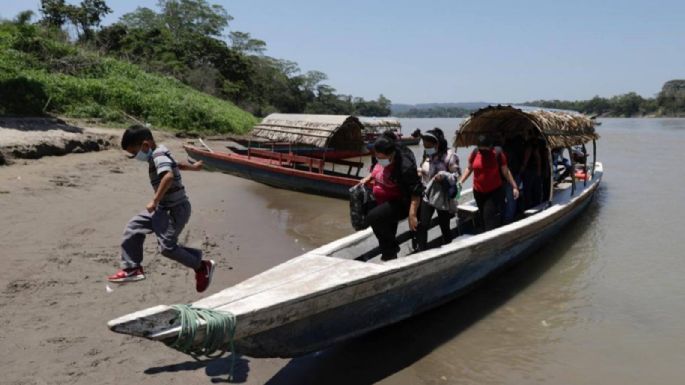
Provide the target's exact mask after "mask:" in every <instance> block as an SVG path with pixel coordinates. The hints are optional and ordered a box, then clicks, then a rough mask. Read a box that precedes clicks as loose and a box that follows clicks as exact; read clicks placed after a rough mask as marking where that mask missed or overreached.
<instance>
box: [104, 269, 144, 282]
mask: <svg viewBox="0 0 685 385" xmlns="http://www.w3.org/2000/svg"><path fill="white" fill-rule="evenodd" d="M144 279H145V273H144V272H143V268H142V266H138V267H134V268H132V269H120V270H119V271H117V272H116V273H115V274H113V275H110V276H109V277H107V280H108V281H110V282H114V283H124V282H135V281H142V280H144Z"/></svg>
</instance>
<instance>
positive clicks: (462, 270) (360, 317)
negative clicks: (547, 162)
mask: <svg viewBox="0 0 685 385" xmlns="http://www.w3.org/2000/svg"><path fill="white" fill-rule="evenodd" d="M594 187H595V188H596V186H594ZM593 193H594V188H593V191H592V192H591V193H590V194H587V196H586V197H585V198H584V199H582V200H578V201H576V202H574V204H573V205H572V206H569V207H567V208H565V209H564V210H562V211H561V212H559V213H558V214H557V215H555V216H554V217H553V218H548V219H547V220H545V221H542V222H537V223H532V224H531V225H530V226H528V228H527V229H525V230H523V231H517V232H516V233H513V234H508V235H507V236H500V237H497V238H494V239H492V240H491V241H490V242H489V243H488V244H487V245H478V246H476V247H473V248H466V249H460V250H456V251H455V252H454V253H452V254H447V255H444V256H441V257H440V258H435V259H431V260H429V261H426V262H425V263H422V264H420V265H418V266H413V267H412V268H411V269H412V270H414V271H408V270H398V271H396V272H394V273H393V274H390V275H382V276H379V277H378V278H377V279H378V280H379V281H384V282H387V281H393V280H396V281H401V282H403V283H402V284H401V285H398V286H396V287H395V288H393V289H391V290H388V291H385V292H382V293H379V294H376V295H373V296H370V297H366V298H362V299H360V300H357V301H353V302H349V303H346V304H344V305H342V306H338V307H335V308H332V309H329V310H326V311H324V312H320V313H317V314H314V315H312V316H310V317H307V318H303V319H299V320H297V321H294V322H290V323H286V324H283V325H281V326H279V327H276V328H272V329H269V330H266V331H264V332H261V333H258V334H254V335H251V336H248V337H245V338H242V339H240V340H238V341H236V347H237V349H238V351H239V352H241V353H242V354H246V355H249V356H252V357H274V356H278V357H295V356H300V355H303V354H306V353H310V352H313V351H318V350H321V349H324V348H326V347H328V346H331V345H332V344H335V343H336V342H339V341H342V340H346V339H349V338H352V337H355V336H359V335H362V334H364V333H367V332H369V331H371V330H373V329H378V328H381V327H383V326H386V325H389V324H392V323H395V322H398V321H401V320H404V319H406V318H409V317H412V316H414V315H417V314H419V313H421V312H424V311H426V310H428V309H431V308H433V307H436V306H439V305H441V304H444V303H445V302H447V301H450V300H452V299H454V298H456V297H458V296H459V295H461V294H463V293H464V292H465V291H467V290H468V289H470V288H471V287H472V286H473V285H474V284H476V283H478V282H479V281H481V280H482V279H483V278H485V277H487V276H488V275H490V274H492V273H494V272H496V271H498V270H501V269H504V268H506V267H508V266H509V265H511V264H513V263H516V262H517V261H519V260H521V259H522V258H524V257H526V256H527V255H530V254H531V253H532V252H534V251H535V250H537V249H539V248H540V247H541V246H542V245H544V244H545V243H547V242H548V241H549V240H550V239H551V238H552V237H554V236H555V235H556V234H558V233H559V232H560V231H561V230H562V229H563V228H564V227H565V226H566V225H567V224H568V223H569V222H570V221H572V220H573V219H574V218H576V217H577V216H578V215H580V214H581V212H582V211H583V210H584V209H585V208H586V207H587V206H588V204H589V203H590V201H591V199H592V194H593ZM373 284H374V283H369V282H364V283H360V285H364V287H361V286H360V287H356V288H355V287H347V288H344V289H343V291H341V292H337V293H335V292H334V293H330V294H329V295H331V296H337V297H345V296H347V294H346V293H348V292H355V291H360V290H366V289H365V287H368V286H369V285H373Z"/></svg>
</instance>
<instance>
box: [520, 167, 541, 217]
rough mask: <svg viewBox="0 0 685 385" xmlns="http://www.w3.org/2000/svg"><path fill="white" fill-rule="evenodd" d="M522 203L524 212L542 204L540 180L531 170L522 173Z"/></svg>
mask: <svg viewBox="0 0 685 385" xmlns="http://www.w3.org/2000/svg"><path fill="white" fill-rule="evenodd" d="M523 201H524V208H525V209H526V210H527V209H529V208H531V207H535V206H537V205H539V204H540V203H542V178H540V176H539V175H537V173H536V172H535V171H533V170H526V171H524V173H523Z"/></svg>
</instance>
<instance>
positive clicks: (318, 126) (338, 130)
mask: <svg viewBox="0 0 685 385" xmlns="http://www.w3.org/2000/svg"><path fill="white" fill-rule="evenodd" d="M362 129H363V126H362V124H361V123H360V122H359V119H357V118H356V117H354V116H349V115H305V114H271V115H269V116H267V117H266V118H264V120H262V122H261V123H259V124H257V125H256V126H255V127H254V128H253V129H252V132H251V134H252V135H253V136H255V137H258V138H264V139H268V140H270V141H272V142H285V143H293V144H308V145H312V146H316V147H322V148H323V147H331V148H335V149H337V150H357V149H360V148H362V147H363V145H364V141H363V139H362Z"/></svg>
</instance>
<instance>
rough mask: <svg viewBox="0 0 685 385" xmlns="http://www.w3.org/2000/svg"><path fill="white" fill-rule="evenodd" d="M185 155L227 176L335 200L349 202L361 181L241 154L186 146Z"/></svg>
mask: <svg viewBox="0 0 685 385" xmlns="http://www.w3.org/2000/svg"><path fill="white" fill-rule="evenodd" d="M185 149H186V152H187V153H188V155H189V156H191V157H192V158H193V159H195V160H202V161H203V162H204V163H205V165H207V166H209V167H211V168H215V169H218V170H221V171H223V172H226V173H228V174H231V175H234V176H238V177H241V178H246V179H250V180H254V181H256V182H260V183H264V184H266V185H269V186H272V187H277V188H282V189H288V190H294V191H299V192H304V193H309V194H317V195H323V196H328V197H333V198H340V199H349V195H350V193H349V189H350V187H352V186H354V185H355V184H357V183H358V181H359V178H354V177H342V176H331V175H327V174H319V173H316V172H308V171H302V170H298V169H294V168H288V167H283V166H281V165H278V164H275V163H274V162H269V161H268V160H265V159H260V158H256V157H252V159H250V157H248V156H244V155H239V154H223V153H211V152H209V151H203V150H200V149H198V148H195V147H191V146H186V147H185Z"/></svg>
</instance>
